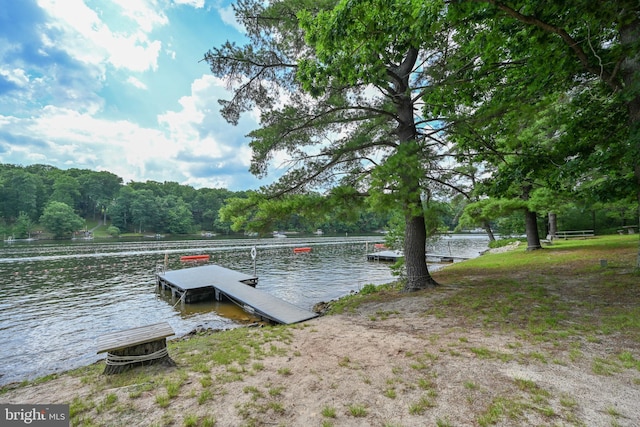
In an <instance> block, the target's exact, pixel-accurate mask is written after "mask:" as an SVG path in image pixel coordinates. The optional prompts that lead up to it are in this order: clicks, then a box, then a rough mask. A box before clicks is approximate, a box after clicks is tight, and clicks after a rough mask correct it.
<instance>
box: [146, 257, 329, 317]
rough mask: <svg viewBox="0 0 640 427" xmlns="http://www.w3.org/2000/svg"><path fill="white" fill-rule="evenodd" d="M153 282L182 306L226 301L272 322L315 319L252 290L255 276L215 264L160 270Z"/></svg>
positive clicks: (307, 313)
mask: <svg viewBox="0 0 640 427" xmlns="http://www.w3.org/2000/svg"><path fill="white" fill-rule="evenodd" d="M156 281H157V285H158V287H159V288H162V289H169V290H171V292H172V293H173V294H174V295H176V296H178V295H179V296H180V299H181V300H182V301H184V302H185V303H191V302H196V301H202V300H206V299H215V300H217V301H221V300H223V299H225V298H226V299H227V300H229V301H231V302H234V303H236V304H237V305H239V306H240V307H242V308H243V309H244V310H245V311H247V312H248V313H250V314H252V315H254V316H256V317H260V318H262V319H266V320H270V321H272V322H275V323H284V324H291V323H298V322H302V321H305V320H309V319H312V318H314V317H317V316H318V315H317V314H316V313H313V312H311V311H308V310H304V309H301V308H299V307H296V306H295V305H293V304H291V303H288V302H286V301H284V300H281V299H280V298H277V297H274V296H273V295H271V294H269V293H267V292H264V291H262V290H260V289H256V285H257V283H258V278H257V277H254V276H249V275H247V274H243V273H239V272H237V271H234V270H230V269H228V268H224V267H221V266H219V265H214V264H209V265H203V266H201V267H192V268H184V269H181V270H173V271H166V272H162V271H161V272H158V273H157V274H156Z"/></svg>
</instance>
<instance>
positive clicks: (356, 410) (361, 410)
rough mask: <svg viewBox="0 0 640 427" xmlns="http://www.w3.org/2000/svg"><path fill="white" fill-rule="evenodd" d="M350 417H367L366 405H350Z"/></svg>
mask: <svg viewBox="0 0 640 427" xmlns="http://www.w3.org/2000/svg"><path fill="white" fill-rule="evenodd" d="M348 409H349V415H351V416H352V417H356V418H361V417H366V416H367V407H366V406H364V405H349V406H348Z"/></svg>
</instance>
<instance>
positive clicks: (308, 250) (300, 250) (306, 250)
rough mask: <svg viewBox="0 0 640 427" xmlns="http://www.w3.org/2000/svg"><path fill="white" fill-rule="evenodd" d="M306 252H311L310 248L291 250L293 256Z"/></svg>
mask: <svg viewBox="0 0 640 427" xmlns="http://www.w3.org/2000/svg"><path fill="white" fill-rule="evenodd" d="M306 252H311V248H309V247H304V248H293V253H294V254H301V253H306Z"/></svg>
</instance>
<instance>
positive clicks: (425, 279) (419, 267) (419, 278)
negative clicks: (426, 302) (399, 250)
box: [404, 215, 438, 292]
mask: <svg viewBox="0 0 640 427" xmlns="http://www.w3.org/2000/svg"><path fill="white" fill-rule="evenodd" d="M426 244H427V231H426V226H425V223H424V216H422V215H421V216H407V218H406V224H405V231H404V260H405V268H406V269H407V282H406V284H405V286H404V291H405V292H413V291H417V290H420V289H425V288H429V287H433V286H436V285H437V284H438V283H437V282H436V281H435V280H433V278H432V277H431V275H430V274H429V269H428V268H427V262H426Z"/></svg>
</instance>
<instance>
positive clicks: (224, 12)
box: [218, 5, 247, 34]
mask: <svg viewBox="0 0 640 427" xmlns="http://www.w3.org/2000/svg"><path fill="white" fill-rule="evenodd" d="M218 13H219V14H220V18H221V19H222V22H224V23H225V24H227V25H229V26H231V27H233V28H235V29H236V30H238V32H240V33H242V34H245V33H246V32H247V31H246V30H245V28H244V25H242V24H241V23H240V22H238V20H237V19H236V15H235V13H234V11H233V7H231V5H229V6H227V7H221V8H219V9H218Z"/></svg>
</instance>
